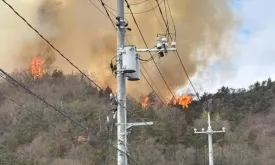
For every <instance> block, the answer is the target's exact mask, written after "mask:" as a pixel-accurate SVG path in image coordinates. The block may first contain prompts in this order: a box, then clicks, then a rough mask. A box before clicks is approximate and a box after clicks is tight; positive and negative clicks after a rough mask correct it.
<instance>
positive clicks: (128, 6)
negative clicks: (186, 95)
mask: <svg viewBox="0 0 275 165" xmlns="http://www.w3.org/2000/svg"><path fill="white" fill-rule="evenodd" d="M125 2H126V4H127V8H128V9H129V10H130V12H131V14H132V17H133V20H134V22H135V24H136V26H137V28H138V31H139V33H140V35H141V37H142V40H143V42H144V44H145V46H146V47H147V49H149V47H148V45H147V42H146V41H145V38H144V36H143V34H142V32H141V30H140V28H139V25H138V23H137V21H136V18H135V16H134V14H133V12H132V9H131V8H130V5H129V3H128V1H127V0H125ZM149 54H150V55H151V57H153V55H152V53H151V52H149ZM153 62H154V64H155V66H156V67H157V70H158V72H159V73H160V75H161V77H162V79H163V81H164V83H165V84H166V86H167V88H168V90H169V91H170V93H171V94H172V96H173V97H175V96H174V94H173V92H172V90H171V89H170V87H169V86H168V84H167V82H166V80H165V79H164V77H163V75H162V73H161V71H160V69H159V67H158V66H157V64H156V62H155V60H154V59H153Z"/></svg>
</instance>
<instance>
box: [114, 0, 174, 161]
mask: <svg viewBox="0 0 275 165" xmlns="http://www.w3.org/2000/svg"><path fill="white" fill-rule="evenodd" d="M116 20H117V22H116V27H117V63H116V73H117V96H116V98H115V99H116V101H117V123H116V125H117V165H128V150H127V134H128V132H127V130H128V129H130V128H131V127H133V126H145V125H153V122H141V123H127V112H126V111H127V110H126V78H127V80H128V81H138V80H140V58H139V55H138V54H137V52H158V53H159V56H160V57H163V56H164V55H165V54H167V53H168V51H175V50H176V48H175V46H176V42H172V43H171V46H172V47H173V48H168V41H167V38H166V37H164V36H162V37H158V40H157V46H156V49H136V47H135V46H134V45H127V46H125V45H124V42H125V33H126V30H129V28H127V26H128V23H127V22H126V20H125V19H124V0H117V17H116Z"/></svg>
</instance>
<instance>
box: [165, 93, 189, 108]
mask: <svg viewBox="0 0 275 165" xmlns="http://www.w3.org/2000/svg"><path fill="white" fill-rule="evenodd" d="M192 101H193V99H192V96H190V95H188V94H184V95H183V96H180V95H177V96H176V97H173V98H172V99H171V100H170V102H169V103H168V104H169V105H181V106H182V108H188V106H189V105H190V104H191V103H192Z"/></svg>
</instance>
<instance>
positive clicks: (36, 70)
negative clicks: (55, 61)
mask: <svg viewBox="0 0 275 165" xmlns="http://www.w3.org/2000/svg"><path fill="white" fill-rule="evenodd" d="M30 70H31V74H32V76H33V78H34V79H38V78H41V77H43V76H44V75H45V74H46V69H45V61H44V60H42V59H40V58H39V57H37V56H35V57H33V58H32V60H31V64H30Z"/></svg>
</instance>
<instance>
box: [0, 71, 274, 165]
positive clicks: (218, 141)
mask: <svg viewBox="0 0 275 165" xmlns="http://www.w3.org/2000/svg"><path fill="white" fill-rule="evenodd" d="M12 76H13V77H14V78H15V79H16V80H18V81H20V82H22V83H24V84H25V85H26V86H27V87H28V88H30V89H31V90H32V91H34V92H35V93H36V94H38V95H39V96H41V97H42V98H45V99H46V100H47V102H49V103H50V104H52V105H54V106H55V107H57V108H58V109H60V110H61V111H62V112H63V113H65V114H67V115H68V116H70V117H73V118H74V119H76V120H77V121H78V122H79V123H80V124H81V125H83V126H85V127H87V128H88V129H89V131H90V133H91V134H90V136H88V134H87V133H86V132H85V131H84V130H82V129H81V128H80V127H78V126H77V125H75V124H74V123H72V122H70V121H69V120H68V119H65V118H64V117H63V116H61V115H60V114H58V113H57V112H55V111H54V110H53V109H51V108H49V107H48V106H46V105H45V104H43V103H42V102H41V101H39V100H37V99H35V98H33V97H32V96H30V95H29V94H27V93H26V92H25V91H24V90H23V89H20V88H18V87H15V86H14V85H12V84H11V83H8V82H7V81H5V80H4V79H1V81H0V89H1V90H0V92H2V94H1V93H0V122H1V124H0V164H1V165H2V164H3V165H35V164H39V165H48V164H52V165H63V164H64V165H65V164H66V165H82V164H83V165H88V164H90V165H104V164H106V157H107V155H108V151H109V155H110V158H109V164H116V151H115V149H114V148H111V147H109V145H108V143H102V140H103V141H105V142H108V139H109V138H110V137H111V136H110V135H111V134H112V133H111V132H109V131H108V129H107V124H106V116H107V115H111V114H110V110H111V109H112V106H111V101H110V99H109V95H108V94H104V92H102V91H98V90H97V89H96V88H94V87H93V86H92V85H91V84H90V83H88V81H86V80H85V79H84V78H83V77H82V76H80V75H63V74H62V72H54V73H53V74H51V75H45V76H44V77H43V78H41V79H37V80H33V78H32V76H31V75H30V73H29V72H28V71H22V72H14V73H12ZM2 80H3V81H2ZM109 90H110V89H108V91H109ZM3 94H4V95H3ZM274 98H275V82H272V81H271V79H268V80H267V81H263V82H256V83H255V84H253V85H251V86H250V87H249V89H248V90H245V89H231V88H228V87H222V88H221V89H220V90H219V91H218V92H217V93H215V94H207V93H205V94H204V95H202V96H201V99H200V100H198V101H194V102H193V103H192V104H191V105H190V106H189V108H185V109H182V108H181V107H180V106H175V107H170V108H169V110H170V111H171V112H172V113H170V111H169V110H167V109H166V108H165V107H162V106H160V105H158V104H154V102H153V101H152V105H151V106H150V107H149V108H148V109H146V110H144V109H142V107H141V104H140V103H138V102H136V101H134V100H131V99H130V98H129V100H128V105H127V109H128V111H129V112H128V116H129V121H130V122H133V121H136V122H140V121H141V120H144V121H154V125H153V126H152V127H149V126H148V127H146V126H145V127H139V128H134V129H133V130H131V133H130V134H129V149H130V153H131V157H132V158H133V159H134V160H135V162H136V163H137V164H143V165H182V164H185V165H197V164H199V165H204V164H208V162H207V161H208V159H207V155H206V154H207V146H206V144H207V141H206V140H207V139H206V136H202V135H194V134H193V128H194V127H196V128H198V129H200V128H202V127H204V128H206V118H205V114H206V113H205V111H208V110H211V113H212V118H213V120H214V121H213V128H214V129H221V127H222V126H225V127H226V131H227V132H226V134H225V136H223V135H222V134H220V135H215V136H214V143H215V145H214V154H215V164H216V165H259V164H265V165H274V164H275V158H274V156H273V153H274V152H275V145H272V144H273V143H274V142H275V129H274V128H273V126H274V125H275V109H274V108H273V107H274ZM10 99H14V101H16V102H17V103H20V104H22V106H18V105H17V104H16V103H14V102H13V101H12V100H10ZM150 99H151V100H154V99H155V98H154V94H151V95H150ZM206 105H209V106H206ZM34 113H35V114H34ZM172 114H173V115H172ZM109 128H110V127H109ZM114 130H115V129H114ZM113 134H114V135H115V134H116V132H113ZM92 135H93V136H92ZM79 136H83V137H84V139H85V140H84V141H81V142H78V137H79ZM86 137H89V138H87V139H86ZM99 139H101V140H99ZM115 139H116V136H114V137H113V145H116V143H115ZM130 164H135V163H134V161H133V160H131V159H130Z"/></svg>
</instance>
